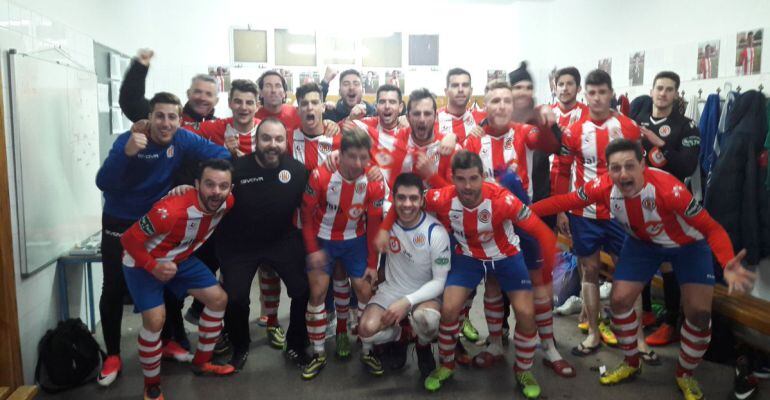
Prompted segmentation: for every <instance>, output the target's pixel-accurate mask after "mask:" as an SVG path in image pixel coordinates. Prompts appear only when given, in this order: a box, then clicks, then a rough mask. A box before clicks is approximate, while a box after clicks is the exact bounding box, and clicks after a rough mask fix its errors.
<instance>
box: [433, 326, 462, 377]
mask: <svg viewBox="0 0 770 400" xmlns="http://www.w3.org/2000/svg"><path fill="white" fill-rule="evenodd" d="M459 334H460V323H459V322H457V321H454V322H453V323H449V324H445V323H443V322H441V323H440V324H439V327H438V358H439V362H440V363H441V365H442V366H444V367H446V368H449V369H451V370H454V369H455V347H456V346H457V335H459Z"/></svg>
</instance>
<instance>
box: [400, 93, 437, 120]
mask: <svg viewBox="0 0 770 400" xmlns="http://www.w3.org/2000/svg"><path fill="white" fill-rule="evenodd" d="M424 99H430V101H432V102H433V112H436V96H434V95H433V93H431V92H430V90H428V89H426V88H421V89H416V90H413V91H412V93H410V94H409V101H408V102H407V103H406V112H407V114H408V113H409V112H410V111H412V103H413V102H415V101H420V100H424Z"/></svg>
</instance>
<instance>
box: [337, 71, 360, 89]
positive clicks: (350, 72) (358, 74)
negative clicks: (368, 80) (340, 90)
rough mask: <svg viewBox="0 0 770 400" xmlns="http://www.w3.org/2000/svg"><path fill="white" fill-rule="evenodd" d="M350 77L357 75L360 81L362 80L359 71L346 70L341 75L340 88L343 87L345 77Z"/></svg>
mask: <svg viewBox="0 0 770 400" xmlns="http://www.w3.org/2000/svg"><path fill="white" fill-rule="evenodd" d="M348 75H355V76H357V77H358V79H361V73H360V72H358V71H356V70H354V69H346V70H344V71H342V73H341V74H340V86H342V80H343V79H345V77H346V76H348Z"/></svg>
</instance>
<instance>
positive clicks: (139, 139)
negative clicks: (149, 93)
mask: <svg viewBox="0 0 770 400" xmlns="http://www.w3.org/2000/svg"><path fill="white" fill-rule="evenodd" d="M150 110H151V111H152V112H151V113H148V115H146V116H144V118H149V131H148V132H147V133H145V132H126V133H124V134H122V135H120V136H119V137H118V138H117V139H116V140H115V142H114V143H113V146H112V149H111V150H110V153H109V155H108V156H107V159H106V160H104V164H103V165H102V167H101V168H100V169H99V172H98V173H97V175H96V186H98V187H99V189H100V190H102V192H103V193H104V210H103V211H102V261H103V263H102V264H103V266H104V283H103V286H102V296H101V299H100V300H99V311H100V313H101V316H102V332H103V334H104V343H105V346H106V348H107V358H106V359H105V360H104V364H103V366H102V370H101V372H100V374H99V376H98V377H97V382H98V383H99V384H100V385H102V386H108V385H110V384H111V383H112V382H114V381H115V379H116V378H117V376H118V373H119V372H120V370H121V369H122V363H121V360H120V325H121V321H122V319H123V297H124V296H125V294H126V292H127V289H126V281H125V279H124V277H123V274H122V273H121V269H120V266H121V261H120V258H121V254H122V252H123V247H122V246H121V244H120V236H121V235H122V234H123V232H124V231H125V230H126V229H128V227H129V226H131V224H133V223H134V222H135V221H136V220H138V219H139V218H140V217H141V216H142V215H144V214H145V213H146V212H147V211H148V210H149V209H150V208H151V207H152V205H153V203H155V202H156V201H157V200H159V199H160V198H161V197H163V196H165V195H166V194H167V193H168V191H169V189H170V188H171V186H172V182H173V179H174V175H175V174H177V172H178V170H179V169H180V168H182V163H183V160H184V159H185V158H188V159H190V160H195V161H196V162H199V161H201V160H206V159H209V158H229V156H230V155H229V154H228V152H227V150H225V149H224V148H223V147H221V146H217V145H214V144H212V143H209V142H207V141H206V140H204V139H202V138H201V137H200V136H197V135H194V134H192V133H190V132H188V131H186V130H184V129H181V128H179V124H180V120H181V113H182V105H181V103H180V101H179V98H177V97H176V96H174V95H173V94H171V93H166V92H160V93H157V94H156V95H155V96H153V98H152V99H150ZM134 300H136V299H134ZM166 300H167V301H168V302H169V303H175V304H176V307H175V309H176V313H174V312H171V311H170V312H169V318H172V317H173V316H174V314H176V315H177V316H178V328H177V329H176V331H177V332H179V331H181V334H184V328H183V326H182V317H181V315H180V313H179V305H178V304H180V303H179V302H178V301H177V299H176V298H175V297H174V296H167V297H166ZM166 337H167V336H165V335H164V339H165V338H166ZM165 350H166V349H164V355H165V356H174V355H175V354H178V353H184V355H187V352H186V351H184V350H183V349H178V351H176V352H168V351H165Z"/></svg>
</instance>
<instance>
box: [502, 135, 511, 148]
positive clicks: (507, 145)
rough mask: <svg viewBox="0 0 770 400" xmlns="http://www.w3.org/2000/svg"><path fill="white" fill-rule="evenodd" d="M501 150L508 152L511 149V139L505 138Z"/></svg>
mask: <svg viewBox="0 0 770 400" xmlns="http://www.w3.org/2000/svg"><path fill="white" fill-rule="evenodd" d="M503 148H504V149H506V150H510V149H512V148H513V138H512V137H510V136H508V137H507V138H505V141H504V142H503Z"/></svg>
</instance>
